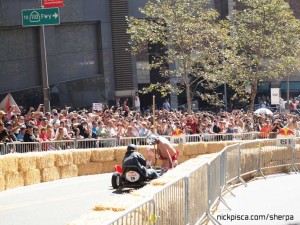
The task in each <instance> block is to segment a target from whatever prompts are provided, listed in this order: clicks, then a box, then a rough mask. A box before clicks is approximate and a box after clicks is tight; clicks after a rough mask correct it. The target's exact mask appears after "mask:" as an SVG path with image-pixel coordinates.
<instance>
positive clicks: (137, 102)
mask: <svg viewBox="0 0 300 225" xmlns="http://www.w3.org/2000/svg"><path fill="white" fill-rule="evenodd" d="M134 108H135V110H136V111H141V103H140V98H139V93H138V92H136V93H135V95H134Z"/></svg>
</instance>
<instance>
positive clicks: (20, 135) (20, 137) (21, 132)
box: [17, 125, 26, 141]
mask: <svg viewBox="0 0 300 225" xmlns="http://www.w3.org/2000/svg"><path fill="white" fill-rule="evenodd" d="M25 132H26V126H25V125H22V126H21V127H20V130H19V133H18V135H17V140H18V141H23V139H24V134H25Z"/></svg>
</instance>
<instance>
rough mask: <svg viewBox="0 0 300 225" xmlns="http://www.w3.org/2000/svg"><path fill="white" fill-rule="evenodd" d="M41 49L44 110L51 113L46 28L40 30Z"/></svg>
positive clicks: (42, 27)
mask: <svg viewBox="0 0 300 225" xmlns="http://www.w3.org/2000/svg"><path fill="white" fill-rule="evenodd" d="M41 8H44V6H43V1H42V0H41ZM39 29H40V47H41V66H42V82H43V94H44V110H45V111H46V112H49V111H50V110H51V109H50V91H49V82H48V67H47V52H46V41H45V27H44V25H43V26H41V27H40V28H39Z"/></svg>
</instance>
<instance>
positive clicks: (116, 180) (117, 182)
mask: <svg viewBox="0 0 300 225" xmlns="http://www.w3.org/2000/svg"><path fill="white" fill-rule="evenodd" d="M111 184H112V186H113V188H114V189H118V188H119V187H120V186H121V174H119V173H118V172H115V173H113V175H112V178H111Z"/></svg>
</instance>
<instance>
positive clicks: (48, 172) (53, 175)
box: [41, 166, 59, 182]
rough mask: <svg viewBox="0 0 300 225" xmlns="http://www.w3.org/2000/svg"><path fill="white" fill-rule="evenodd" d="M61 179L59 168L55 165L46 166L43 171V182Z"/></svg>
mask: <svg viewBox="0 0 300 225" xmlns="http://www.w3.org/2000/svg"><path fill="white" fill-rule="evenodd" d="M58 179H59V169H58V168H57V167H55V166H52V167H48V168H45V169H43V170H42V171H41V182H47V181H53V180H58Z"/></svg>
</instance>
